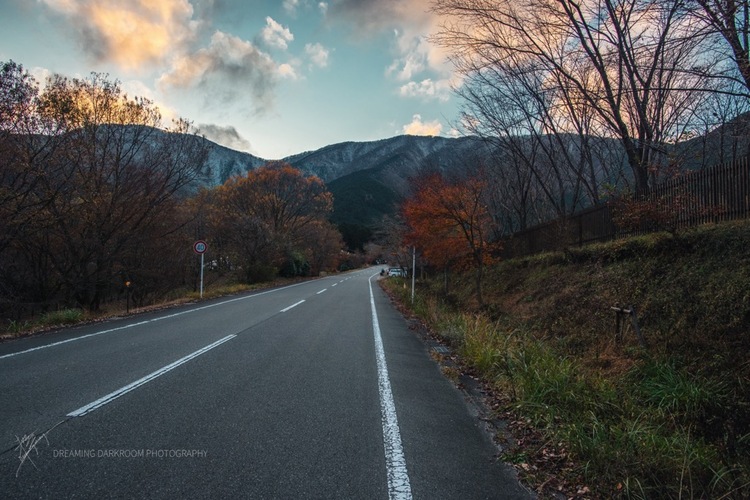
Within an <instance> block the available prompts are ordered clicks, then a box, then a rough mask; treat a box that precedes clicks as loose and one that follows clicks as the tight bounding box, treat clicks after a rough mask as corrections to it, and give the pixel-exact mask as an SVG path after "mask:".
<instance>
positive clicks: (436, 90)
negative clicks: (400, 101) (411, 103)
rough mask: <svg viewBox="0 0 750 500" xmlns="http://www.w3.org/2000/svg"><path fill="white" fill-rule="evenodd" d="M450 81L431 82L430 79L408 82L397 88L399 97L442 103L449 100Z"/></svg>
mask: <svg viewBox="0 0 750 500" xmlns="http://www.w3.org/2000/svg"><path fill="white" fill-rule="evenodd" d="M450 90H451V82H450V80H438V81H433V80H432V79H430V78H427V79H425V80H422V81H421V82H413V81H412V82H409V83H407V84H405V85H402V86H401V88H399V91H398V93H399V95H400V96H401V97H418V98H422V99H424V100H438V101H442V102H446V101H448V99H450Z"/></svg>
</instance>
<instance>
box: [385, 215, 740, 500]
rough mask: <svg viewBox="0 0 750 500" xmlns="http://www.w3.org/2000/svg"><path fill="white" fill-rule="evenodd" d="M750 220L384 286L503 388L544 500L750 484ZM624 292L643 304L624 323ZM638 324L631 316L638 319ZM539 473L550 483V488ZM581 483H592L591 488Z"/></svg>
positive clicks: (673, 494)
mask: <svg viewBox="0 0 750 500" xmlns="http://www.w3.org/2000/svg"><path fill="white" fill-rule="evenodd" d="M749 249H750V224H747V223H742V224H728V225H722V226H715V227H714V226H712V227H705V228H701V229H698V230H694V231H690V232H686V233H683V234H680V235H678V236H671V235H669V234H655V235H649V236H644V237H638V238H632V239H628V240H621V241H616V242H611V243H607V244H600V245H592V246H588V247H585V248H582V249H572V250H570V251H567V252H561V253H547V254H543V255H538V256H533V257H528V258H523V259H514V260H509V261H506V262H502V263H500V264H499V265H496V266H494V267H493V268H492V269H491V270H490V271H489V272H488V273H487V275H486V281H485V285H486V288H485V295H486V302H487V303H488V305H487V306H486V307H484V308H482V309H481V310H479V309H478V308H477V307H476V305H475V303H473V290H472V285H473V283H474V281H473V277H472V276H471V275H470V274H466V275H457V276H454V277H453V280H452V283H451V288H450V289H449V294H448V295H447V296H446V294H445V292H444V288H443V287H444V284H443V280H442V279H441V277H435V279H433V280H430V279H427V280H425V281H424V282H420V283H419V287H418V290H417V292H418V293H417V300H416V301H415V304H414V306H409V303H408V297H407V296H406V294H407V293H408V291H407V290H404V289H403V287H401V286H399V283H398V282H397V281H393V280H389V282H388V285H387V286H388V287H389V288H390V289H391V290H392V292H393V293H395V294H396V295H400V299H401V302H402V303H403V304H404V305H405V306H407V307H412V310H413V312H414V313H415V314H416V315H417V316H419V317H420V318H421V319H422V320H423V321H424V322H425V323H426V324H427V325H428V327H429V328H430V329H431V330H432V332H434V333H435V334H437V335H438V336H440V337H442V338H443V339H444V340H445V341H447V342H448V343H450V344H451V345H453V346H454V347H455V348H456V351H457V353H458V354H459V359H460V363H461V364H462V365H463V366H464V368H465V369H466V370H468V371H470V372H471V373H473V374H475V375H477V376H479V377H480V378H482V379H483V380H484V381H486V382H487V384H488V385H489V386H490V387H492V388H493V389H494V390H495V394H497V395H498V397H499V401H500V405H499V410H498V411H499V412H500V414H501V415H502V416H505V417H507V418H509V419H510V421H511V422H513V423H512V424H511V428H512V429H515V434H516V437H517V439H518V441H519V442H518V443H517V445H516V446H514V447H513V448H511V449H510V450H509V451H508V452H507V453H506V454H505V456H504V457H503V458H504V460H506V461H508V462H512V463H515V464H517V466H518V470H519V472H520V474H521V476H522V477H523V478H524V479H525V480H526V481H528V483H529V484H531V485H533V486H534V487H535V488H539V490H540V492H541V493H542V497H545V496H547V495H549V494H550V492H552V491H554V490H556V489H558V488H561V489H564V490H566V491H567V492H568V493H572V494H573V495H575V494H577V493H578V494H579V495H580V496H585V497H599V498H611V497H620V496H622V497H627V498H747V497H748V496H750V486H749V485H748V482H749V481H750V358H748V353H749V352H750V349H748V348H749V347H750V251H748V250H749ZM616 303H619V304H621V305H630V304H632V305H633V306H635V308H636V311H637V318H638V322H639V326H640V328H641V331H642V332H643V335H644V337H645V341H646V343H647V346H646V347H643V346H641V345H640V342H639V341H638V339H637V336H636V335H635V333H634V331H633V329H632V327H628V328H626V329H625V331H624V332H623V335H622V338H621V339H617V338H616V335H615V325H616V320H615V312H614V311H613V310H612V309H611V307H612V306H614V305H615V304H616ZM627 324H628V325H630V321H629V320H628V321H627ZM543 483H544V484H543ZM584 485H585V487H584Z"/></svg>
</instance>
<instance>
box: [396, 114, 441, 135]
mask: <svg viewBox="0 0 750 500" xmlns="http://www.w3.org/2000/svg"><path fill="white" fill-rule="evenodd" d="M442 130H443V126H442V125H441V124H440V122H439V121H437V120H433V121H430V122H423V121H422V117H421V116H420V115H414V116H413V117H412V120H411V123H408V124H406V125H404V126H403V127H402V129H401V131H402V132H403V133H404V134H408V135H429V136H435V135H440V132H441V131H442Z"/></svg>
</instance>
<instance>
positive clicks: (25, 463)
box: [0, 268, 529, 499]
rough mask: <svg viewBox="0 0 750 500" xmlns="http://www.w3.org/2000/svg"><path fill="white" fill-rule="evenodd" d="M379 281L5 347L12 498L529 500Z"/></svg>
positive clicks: (178, 312)
mask: <svg viewBox="0 0 750 500" xmlns="http://www.w3.org/2000/svg"><path fill="white" fill-rule="evenodd" d="M378 271H379V269H375V268H372V269H369V270H366V271H358V272H353V273H348V274H343V275H339V276H331V277H326V278H321V279H318V280H314V281H308V282H304V283H300V284H297V285H292V286H287V287H282V288H277V289H273V290H268V291H265V292H260V293H253V294H247V295H241V296H235V297H229V298H223V299H216V300H213V301H205V302H201V303H199V304H192V305H187V306H184V307H180V308H172V309H169V310H165V311H161V312H154V313H148V314H140V315H136V316H132V317H129V318H123V319H117V320H111V321H107V322H104V323H98V324H92V325H86V326H81V327H76V328H70V329H65V330H61V331H58V332H54V333H51V334H46V335H42V336H37V337H32V338H26V339H20V340H16V341H12V342H6V343H3V344H0V497H2V498H74V497H75V498H97V499H99V498H327V499H328V498H347V499H349V498H352V499H354V498H368V499H369V498H373V499H377V498H383V499H385V498H389V497H390V498H412V497H413V498H425V499H443V498H446V499H447V498H461V499H473V498H529V494H528V493H527V492H526V491H525V490H524V489H523V488H522V487H521V486H520V485H519V484H518V482H517V480H516V479H515V477H514V475H513V473H512V471H511V469H509V468H507V467H506V466H504V465H502V464H500V463H498V462H497V461H496V460H495V458H494V455H495V453H496V449H495V448H494V446H493V445H492V443H491V441H490V439H489V438H488V436H487V435H486V434H485V433H484V432H483V431H482V430H481V427H480V425H479V423H478V422H477V420H476V419H475V418H474V417H472V416H471V413H470V411H469V408H468V407H467V404H466V402H465V401H464V399H463V397H462V395H461V393H460V392H459V391H457V390H456V389H455V388H454V387H453V386H452V385H451V383H450V382H449V381H448V380H446V379H445V378H444V377H443V376H442V374H441V373H440V370H439V369H438V367H437V365H436V364H435V363H434V361H432V360H431V359H430V356H429V353H428V350H427V347H426V346H425V345H424V344H423V343H422V341H421V340H420V339H419V338H417V336H416V335H415V334H414V333H413V332H411V331H410V330H409V329H408V327H407V324H406V322H405V320H404V319H403V317H402V316H401V315H400V314H399V313H398V311H397V310H396V309H395V308H394V307H393V306H392V305H391V304H390V302H389V301H388V298H387V297H386V296H385V294H384V293H383V292H382V290H381V289H380V287H379V286H378V284H377V283H376V280H377V279H378V276H377V273H378Z"/></svg>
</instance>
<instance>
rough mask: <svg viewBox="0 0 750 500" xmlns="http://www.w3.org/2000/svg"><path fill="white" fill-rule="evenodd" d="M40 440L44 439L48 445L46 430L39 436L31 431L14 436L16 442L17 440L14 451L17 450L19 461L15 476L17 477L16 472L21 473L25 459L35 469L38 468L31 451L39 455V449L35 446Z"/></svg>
mask: <svg viewBox="0 0 750 500" xmlns="http://www.w3.org/2000/svg"><path fill="white" fill-rule="evenodd" d="M42 441H45V442H46V443H47V446H49V439H47V433H46V432H45V433H44V434H42V435H41V436H37V435H36V434H34V433H33V432H32V433H31V434H26V435H25V436H23V437H22V438H19V437H18V436H16V442H18V446H17V447H16V451H18V460H19V461H20V463H19V464H18V469H16V477H18V474H20V473H21V467H23V464H24V463H26V461H27V460H28V461H29V462H31V465H33V466H34V468H35V469H37V470H39V467H37V466H36V464H35V463H34V460H33V459H32V458H31V452H34V453H35V454H36V455H39V449H38V448H37V446H38V445H39V443H41V442H42Z"/></svg>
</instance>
